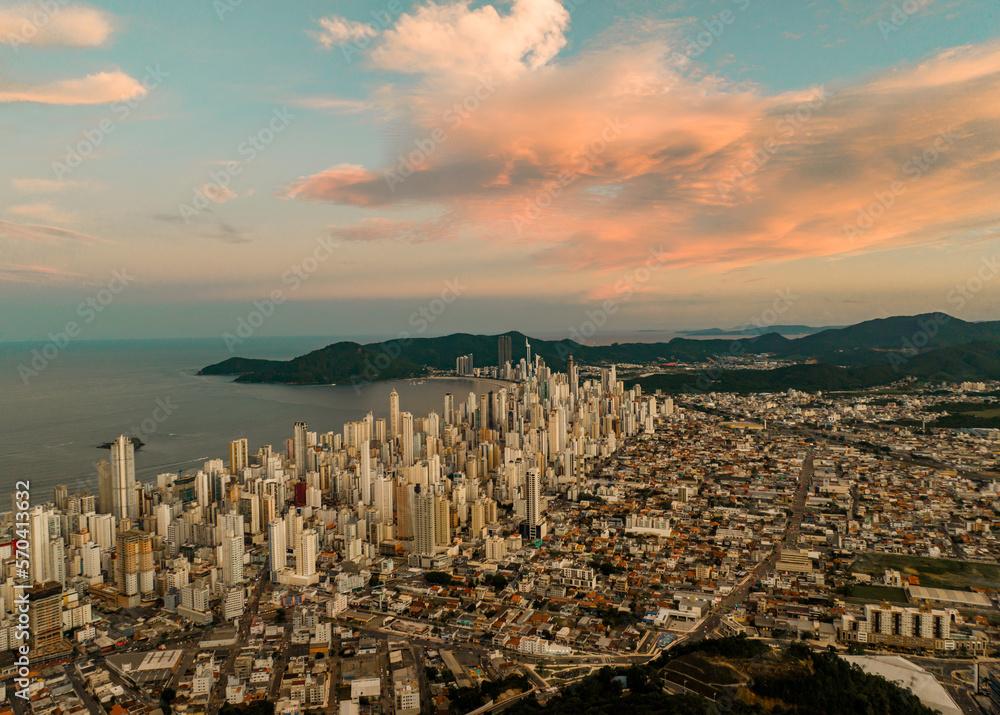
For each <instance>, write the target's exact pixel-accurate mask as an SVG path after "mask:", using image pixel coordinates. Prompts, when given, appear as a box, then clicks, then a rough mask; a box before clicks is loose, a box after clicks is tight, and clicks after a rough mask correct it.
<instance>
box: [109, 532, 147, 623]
mask: <svg viewBox="0 0 1000 715" xmlns="http://www.w3.org/2000/svg"><path fill="white" fill-rule="evenodd" d="M153 576H154V571H153V545H152V541H151V539H150V538H149V534H148V533H146V532H144V531H138V530H136V529H133V530H130V531H123V532H121V533H119V534H118V538H117V539H116V541H115V584H116V585H117V586H118V590H119V591H120V596H119V598H120V603H121V605H127V606H137V605H139V594H141V593H150V592H151V591H152V590H153Z"/></svg>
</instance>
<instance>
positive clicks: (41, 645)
mask: <svg viewBox="0 0 1000 715" xmlns="http://www.w3.org/2000/svg"><path fill="white" fill-rule="evenodd" d="M62 591H63V590H62V586H60V585H59V584H58V583H55V582H53V581H50V582H48V583H44V584H36V585H35V586H34V588H31V589H29V590H28V591H27V597H28V624H29V631H28V632H29V636H28V646H29V647H30V648H31V663H32V665H41V664H43V663H46V662H51V661H53V660H56V659H57V658H60V657H64V656H65V655H66V654H68V653H69V652H72V648H71V647H70V646H69V644H68V643H66V642H65V641H64V640H63V617H62V602H63V597H62V596H63V593H62Z"/></svg>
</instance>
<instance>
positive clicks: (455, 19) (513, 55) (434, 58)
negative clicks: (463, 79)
mask: <svg viewBox="0 0 1000 715" xmlns="http://www.w3.org/2000/svg"><path fill="white" fill-rule="evenodd" d="M568 26H569V13H568V12H567V11H566V8H564V7H563V6H562V4H561V3H560V2H558V0H513V2H512V3H511V6H510V11H509V12H508V13H507V14H503V15H501V14H500V13H499V12H498V11H497V9H496V8H495V7H494V6H493V5H484V6H483V7H480V8H475V9H473V8H470V7H469V2H468V1H467V0H466V1H463V2H453V3H448V4H442V5H437V4H433V3H431V4H427V5H423V6H421V7H419V8H418V9H417V10H416V11H415V12H413V13H412V14H404V15H401V16H400V18H399V20H398V21H397V22H396V24H395V26H394V27H393V28H391V29H389V30H386V31H385V32H384V33H383V34H382V38H381V42H380V43H379V45H378V46H377V47H376V48H375V49H374V50H373V51H372V53H371V61H372V64H373V65H375V66H376V67H378V68H380V69H384V70H389V71H392V72H403V73H406V74H428V75H438V76H439V75H447V76H451V75H471V76H476V75H479V74H488V73H491V72H492V73H495V74H497V75H501V76H507V75H511V74H520V73H521V72H523V71H526V70H531V69H537V68H538V67H541V66H543V65H545V64H546V63H548V62H549V61H550V60H551V59H552V58H553V57H555V56H556V54H558V53H559V51H560V50H561V49H562V48H563V47H564V46H565V45H566V36H565V34H564V33H565V30H566V28H567V27H568Z"/></svg>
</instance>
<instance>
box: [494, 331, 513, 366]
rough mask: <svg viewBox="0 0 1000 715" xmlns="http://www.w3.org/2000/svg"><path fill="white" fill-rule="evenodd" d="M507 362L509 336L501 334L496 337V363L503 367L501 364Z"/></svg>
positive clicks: (508, 358)
mask: <svg viewBox="0 0 1000 715" xmlns="http://www.w3.org/2000/svg"><path fill="white" fill-rule="evenodd" d="M509 362H511V347H510V336H509V335H501V336H500V337H499V338H498V339H497V365H499V366H500V368H501V369H503V366H504V365H506V364H507V363H509Z"/></svg>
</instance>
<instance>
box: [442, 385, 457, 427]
mask: <svg viewBox="0 0 1000 715" xmlns="http://www.w3.org/2000/svg"><path fill="white" fill-rule="evenodd" d="M454 420H455V398H454V396H452V394H451V393H450V392H446V393H445V395H444V423H445V424H446V425H450V424H451V423H452V422H453V421H454Z"/></svg>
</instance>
